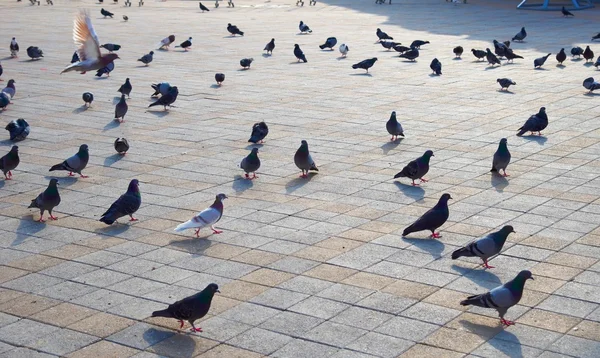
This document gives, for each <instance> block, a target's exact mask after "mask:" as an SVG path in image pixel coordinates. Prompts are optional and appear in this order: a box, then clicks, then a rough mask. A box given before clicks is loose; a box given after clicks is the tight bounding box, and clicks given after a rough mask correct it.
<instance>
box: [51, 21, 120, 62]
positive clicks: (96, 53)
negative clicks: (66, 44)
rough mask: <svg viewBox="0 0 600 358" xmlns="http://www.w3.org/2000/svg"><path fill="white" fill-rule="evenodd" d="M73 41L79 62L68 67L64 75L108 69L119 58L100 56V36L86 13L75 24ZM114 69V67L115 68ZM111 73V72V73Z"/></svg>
mask: <svg viewBox="0 0 600 358" xmlns="http://www.w3.org/2000/svg"><path fill="white" fill-rule="evenodd" d="M73 41H74V42H75V45H77V53H78V54H79V59H80V61H79V62H75V63H73V64H71V65H69V66H67V67H66V68H65V69H64V70H62V72H61V74H62V73H65V72H69V71H79V72H81V74H85V73H86V72H87V71H95V70H99V69H101V68H104V67H107V66H108V64H109V63H111V62H113V61H114V60H116V59H118V58H119V55H117V54H114V53H109V54H106V55H102V54H100V47H99V43H100V42H99V41H98V35H96V32H95V31H94V27H93V26H92V20H91V19H90V16H89V14H88V13H86V12H85V11H81V12H80V13H79V15H78V16H77V17H75V21H74V23H73ZM113 67H114V66H113ZM109 72H110V71H109Z"/></svg>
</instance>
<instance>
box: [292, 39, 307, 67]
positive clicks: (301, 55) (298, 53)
mask: <svg viewBox="0 0 600 358" xmlns="http://www.w3.org/2000/svg"><path fill="white" fill-rule="evenodd" d="M294 56H296V59H297V60H298V62H300V61H302V62H304V63H306V62H308V61H307V60H306V56H304V52H302V50H301V49H300V45H298V44H294Z"/></svg>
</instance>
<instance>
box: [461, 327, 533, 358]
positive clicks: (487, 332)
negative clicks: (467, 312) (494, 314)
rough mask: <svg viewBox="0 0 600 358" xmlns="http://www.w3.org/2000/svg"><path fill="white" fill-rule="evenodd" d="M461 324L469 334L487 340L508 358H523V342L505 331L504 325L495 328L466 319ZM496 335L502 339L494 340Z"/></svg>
mask: <svg viewBox="0 0 600 358" xmlns="http://www.w3.org/2000/svg"><path fill="white" fill-rule="evenodd" d="M459 323H460V324H461V326H463V327H464V328H465V329H466V330H467V331H468V332H471V333H473V334H476V335H478V336H479V337H481V338H483V339H484V340H487V343H488V344H489V345H491V346H492V347H494V348H495V349H497V350H498V351H500V352H502V353H504V354H505V355H506V356H507V357H523V349H522V348H521V341H520V340H519V338H517V336H515V335H514V334H512V333H510V332H508V331H507V330H506V329H504V328H503V327H502V325H500V324H499V325H497V326H495V327H492V326H487V325H483V324H477V323H473V322H469V321H467V320H464V319H461V320H460V321H459ZM496 335H501V336H502V338H501V339H500V338H494V337H495V336H496ZM490 338H491V339H490Z"/></svg>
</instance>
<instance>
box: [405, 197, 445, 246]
mask: <svg viewBox="0 0 600 358" xmlns="http://www.w3.org/2000/svg"><path fill="white" fill-rule="evenodd" d="M450 199H452V197H451V196H450V194H448V193H446V194H442V196H441V197H440V200H439V201H438V202H437V204H435V206H434V207H433V208H431V209H429V210H428V211H427V212H426V213H425V214H423V215H422V216H421V217H420V218H419V219H417V221H415V222H414V223H413V224H411V225H410V226H409V227H407V228H406V229H404V231H403V232H402V236H406V235H409V234H411V233H413V232H417V231H423V230H429V231H431V237H432V238H434V239H437V238H440V237H441V235H440V233H439V232H435V230H436V229H437V228H439V227H440V226H442V225H444V223H445V222H446V220H448V217H449V216H450V210H448V200H450Z"/></svg>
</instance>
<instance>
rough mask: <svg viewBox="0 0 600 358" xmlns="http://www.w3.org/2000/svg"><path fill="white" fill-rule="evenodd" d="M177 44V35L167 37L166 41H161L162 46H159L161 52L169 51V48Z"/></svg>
mask: <svg viewBox="0 0 600 358" xmlns="http://www.w3.org/2000/svg"><path fill="white" fill-rule="evenodd" d="M173 42H175V35H169V36H167V37H165V38H164V39H162V40H160V44H158V49H159V50H168V49H169V46H171V44H172V43H173Z"/></svg>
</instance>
